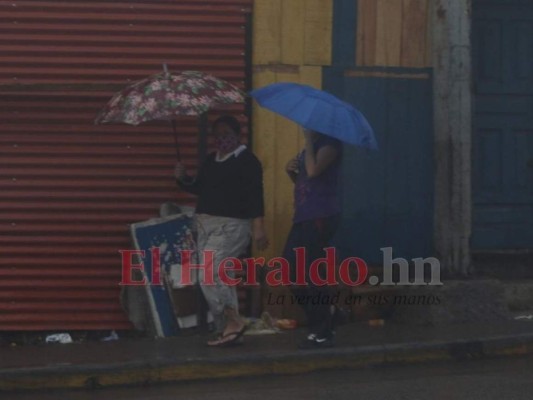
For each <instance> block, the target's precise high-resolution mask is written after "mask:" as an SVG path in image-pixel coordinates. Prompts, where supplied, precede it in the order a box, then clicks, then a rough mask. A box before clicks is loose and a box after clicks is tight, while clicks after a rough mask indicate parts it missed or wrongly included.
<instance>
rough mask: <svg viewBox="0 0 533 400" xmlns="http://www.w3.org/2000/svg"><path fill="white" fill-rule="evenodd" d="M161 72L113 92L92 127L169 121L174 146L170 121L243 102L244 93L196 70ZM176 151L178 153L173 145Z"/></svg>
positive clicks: (229, 84)
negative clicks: (173, 72)
mask: <svg viewBox="0 0 533 400" xmlns="http://www.w3.org/2000/svg"><path fill="white" fill-rule="evenodd" d="M164 69H165V70H164V72H161V73H159V74H155V75H152V76H150V77H148V78H145V79H143V80H140V81H138V82H135V83H132V84H131V85H128V86H127V87H126V88H125V89H123V90H121V91H120V92H118V93H116V94H115V95H114V96H113V97H112V98H111V100H110V101H109V103H108V104H107V105H106V106H105V107H104V108H103V109H102V110H101V111H100V113H98V115H97V117H96V119H95V124H100V123H105V122H125V123H127V124H130V125H139V124H140V123H141V122H145V121H153V120H168V121H172V123H173V124H172V126H173V128H174V138H175V140H176V143H177V136H176V135H177V134H176V126H175V121H174V119H175V118H176V117H178V116H195V115H201V114H203V113H205V112H207V111H208V110H209V109H211V108H214V107H216V106H219V105H223V104H231V103H242V102H244V96H245V95H244V93H243V92H242V91H241V90H240V89H239V88H238V87H237V86H235V85H232V84H231V83H229V82H226V81H224V80H222V79H219V78H216V77H214V76H213V75H209V74H206V73H203V72H198V71H184V72H182V73H180V74H172V73H169V72H168V71H167V68H166V66H164ZM176 151H177V152H178V153H177V155H178V159H179V151H178V147H177V146H176Z"/></svg>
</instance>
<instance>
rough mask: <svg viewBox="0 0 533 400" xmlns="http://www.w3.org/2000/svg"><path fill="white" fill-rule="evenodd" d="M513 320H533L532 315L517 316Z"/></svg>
mask: <svg viewBox="0 0 533 400" xmlns="http://www.w3.org/2000/svg"><path fill="white" fill-rule="evenodd" d="M514 319H527V320H530V321H531V320H533V315H531V314H529V315H519V316H517V317H515V318H514Z"/></svg>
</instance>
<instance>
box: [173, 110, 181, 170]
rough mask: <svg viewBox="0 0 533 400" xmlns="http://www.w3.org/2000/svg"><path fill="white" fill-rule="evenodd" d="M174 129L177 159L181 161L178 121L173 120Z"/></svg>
mask: <svg viewBox="0 0 533 400" xmlns="http://www.w3.org/2000/svg"><path fill="white" fill-rule="evenodd" d="M172 130H173V131H174V147H175V148H176V159H177V160H178V162H181V154H180V148H179V146H178V132H177V130H176V121H175V120H172Z"/></svg>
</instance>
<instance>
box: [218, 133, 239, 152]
mask: <svg viewBox="0 0 533 400" xmlns="http://www.w3.org/2000/svg"><path fill="white" fill-rule="evenodd" d="M239 143H240V142H239V138H238V137H237V136H235V135H223V136H216V137H215V147H216V149H217V150H218V151H219V152H220V153H222V154H227V153H231V152H232V151H233V150H235V149H236V148H237V146H239Z"/></svg>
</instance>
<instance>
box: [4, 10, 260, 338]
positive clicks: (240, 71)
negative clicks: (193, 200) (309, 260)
mask: <svg viewBox="0 0 533 400" xmlns="http://www.w3.org/2000/svg"><path fill="white" fill-rule="evenodd" d="M251 6H252V0H216V1H214V0H213V1H201V0H196V1H180V0H176V1H100V0H97V1H94V0H93V1H72V0H71V1H17V0H13V1H0V330H51V329H112V328H113V329H127V328H129V327H130V324H129V323H128V321H127V318H126V316H125V314H124V313H123V311H122V309H121V307H120V303H119V293H120V288H119V286H118V282H119V281H120V272H121V265H120V261H121V260H120V255H119V253H118V250H119V249H124V248H131V243H130V236H129V230H128V229H129V227H128V224H129V223H131V222H136V221H142V220H145V219H147V218H151V217H154V216H157V213H158V209H159V205H160V204H161V203H162V202H165V201H169V200H179V201H186V200H187V199H185V198H183V197H181V198H180V196H182V195H181V194H180V193H179V192H178V191H177V190H176V188H175V185H174V180H173V177H172V171H173V166H174V163H175V152H174V147H173V137H172V135H171V129H170V126H169V125H167V124H166V123H162V122H161V123H148V124H146V125H141V126H139V127H130V126H127V125H113V126H111V125H106V126H97V127H96V126H94V125H93V120H94V117H95V115H96V113H97V112H98V110H99V109H100V108H101V107H102V106H103V105H104V104H105V103H106V102H107V101H108V100H109V98H110V97H111V95H112V94H113V93H114V92H115V91H117V90H120V89H121V88H122V87H124V85H126V84H127V83H128V82H131V81H134V80H137V79H141V78H143V77H145V76H147V75H150V74H152V73H156V72H159V71H160V70H161V68H162V67H161V65H162V63H167V64H168V66H169V69H170V70H172V71H179V70H186V69H194V70H200V71H204V72H210V73H213V74H215V75H216V76H218V77H221V78H224V79H227V80H229V81H231V82H232V83H235V84H237V85H238V86H240V87H241V88H244V82H245V74H246V68H245V49H246V46H245V44H246V40H245V29H244V26H245V24H246V14H247V13H248V12H249V11H250V8H251ZM232 112H233V113H236V114H244V112H245V107H244V105H239V106H237V107H234V108H233V109H232ZM178 129H179V133H180V144H181V149H182V150H181V152H182V157H183V158H184V162H185V163H186V164H188V165H190V166H193V165H195V160H196V155H197V121H196V120H195V119H180V120H179V121H178ZM189 200H190V199H189Z"/></svg>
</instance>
